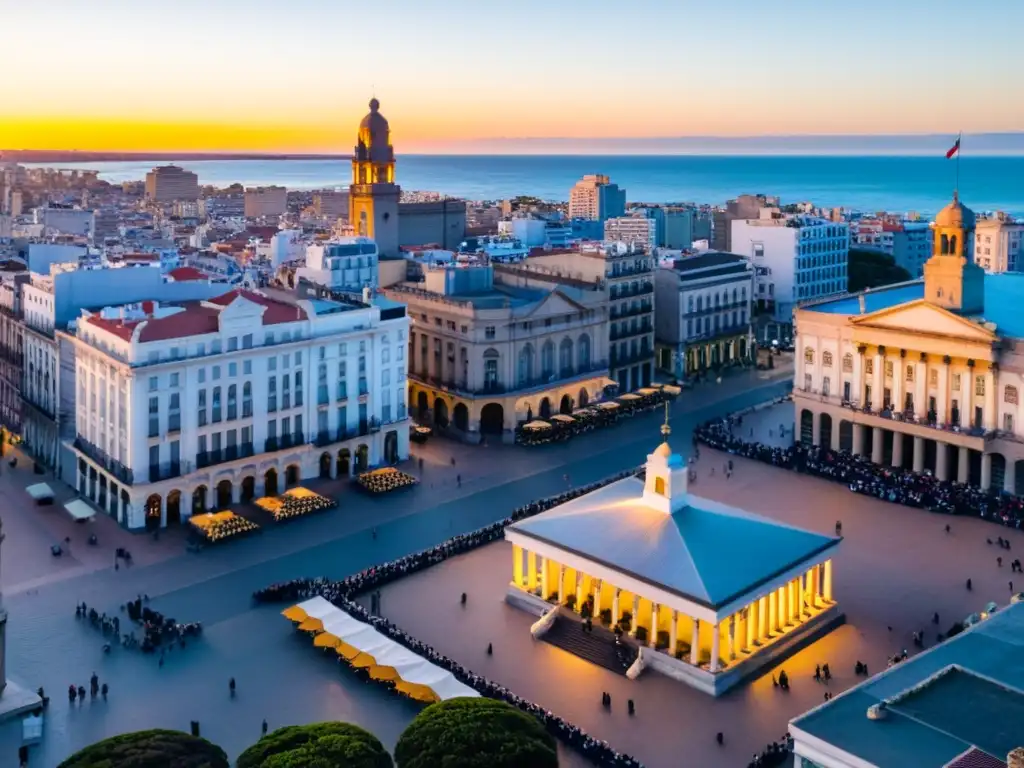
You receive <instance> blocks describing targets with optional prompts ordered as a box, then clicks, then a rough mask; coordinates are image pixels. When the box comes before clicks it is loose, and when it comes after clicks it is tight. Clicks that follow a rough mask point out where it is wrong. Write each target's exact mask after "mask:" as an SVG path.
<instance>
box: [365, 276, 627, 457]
mask: <svg viewBox="0 0 1024 768" xmlns="http://www.w3.org/2000/svg"><path fill="white" fill-rule="evenodd" d="M424 278H425V279H424V282H422V283H401V284H397V285H393V286H390V287H389V288H386V289H385V291H384V293H385V294H386V295H387V296H388V297H389V298H390V299H393V300H394V301H398V302H402V303H403V304H405V305H407V306H408V308H409V320H410V323H411V327H410V333H409V370H408V377H409V405H410V408H412V409H413V414H414V415H415V416H416V418H417V419H419V420H420V421H421V422H429V423H433V424H434V425H435V426H438V427H441V428H446V429H449V430H450V431H453V432H454V434H456V435H457V436H459V437H461V438H462V439H464V440H467V441H469V442H477V441H479V440H480V439H481V436H483V435H493V436H495V437H501V438H503V439H505V440H508V441H510V440H511V439H512V437H513V430H514V429H515V427H516V424H517V423H519V422H522V421H529V420H531V419H534V418H547V417H548V416H550V415H552V414H556V413H559V412H561V413H571V412H572V411H573V410H574V409H576V408H579V407H582V406H584V405H587V404H588V403H592V402H596V401H598V400H600V399H601V398H602V397H603V395H604V390H605V387H607V386H609V385H612V384H614V382H613V381H612V380H611V379H609V378H608V297H607V294H606V292H605V290H604V285H603V283H602V282H600V281H595V282H588V281H585V280H577V279H573V278H569V277H567V276H564V275H560V274H556V273H554V272H551V271H548V270H546V269H543V268H541V267H531V266H529V265H526V264H518V265H488V266H473V267H466V266H458V267H450V266H437V267H434V268H431V269H428V270H426V272H425V275H424Z"/></svg>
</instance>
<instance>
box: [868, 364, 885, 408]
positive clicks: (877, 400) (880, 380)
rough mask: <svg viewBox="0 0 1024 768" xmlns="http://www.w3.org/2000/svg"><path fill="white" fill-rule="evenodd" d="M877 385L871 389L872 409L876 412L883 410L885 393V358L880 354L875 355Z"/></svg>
mask: <svg viewBox="0 0 1024 768" xmlns="http://www.w3.org/2000/svg"><path fill="white" fill-rule="evenodd" d="M874 379H875V383H874V386H873V387H871V391H872V395H871V398H872V401H873V402H872V403H871V409H872V410H874V411H880V410H882V393H883V392H884V391H885V358H884V357H883V356H882V354H881V353H880V352H877V351H876V353H875V373H874Z"/></svg>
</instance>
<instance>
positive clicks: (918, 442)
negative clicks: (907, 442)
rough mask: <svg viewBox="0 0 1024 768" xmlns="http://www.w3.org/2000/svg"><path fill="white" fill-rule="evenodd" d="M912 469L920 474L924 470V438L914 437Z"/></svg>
mask: <svg viewBox="0 0 1024 768" xmlns="http://www.w3.org/2000/svg"><path fill="white" fill-rule="evenodd" d="M914 471H915V472H917V473H918V474H920V473H921V472H924V438H923V437H915V438H914Z"/></svg>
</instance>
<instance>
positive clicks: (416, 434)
mask: <svg viewBox="0 0 1024 768" xmlns="http://www.w3.org/2000/svg"><path fill="white" fill-rule="evenodd" d="M433 434H434V430H432V429H431V428H430V427H421V426H414V427H410V428H409V439H410V440H412V442H414V443H425V442H427V440H428V439H429V438H430V436H431V435H433Z"/></svg>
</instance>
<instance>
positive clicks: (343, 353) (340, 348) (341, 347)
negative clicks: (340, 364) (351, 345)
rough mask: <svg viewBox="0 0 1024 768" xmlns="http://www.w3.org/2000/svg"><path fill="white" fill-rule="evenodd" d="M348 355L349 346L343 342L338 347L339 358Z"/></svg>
mask: <svg viewBox="0 0 1024 768" xmlns="http://www.w3.org/2000/svg"><path fill="white" fill-rule="evenodd" d="M347 354H348V344H346V343H345V342H341V344H339V345H338V356H339V357H345V356H346V355H347Z"/></svg>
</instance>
